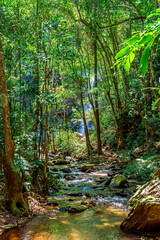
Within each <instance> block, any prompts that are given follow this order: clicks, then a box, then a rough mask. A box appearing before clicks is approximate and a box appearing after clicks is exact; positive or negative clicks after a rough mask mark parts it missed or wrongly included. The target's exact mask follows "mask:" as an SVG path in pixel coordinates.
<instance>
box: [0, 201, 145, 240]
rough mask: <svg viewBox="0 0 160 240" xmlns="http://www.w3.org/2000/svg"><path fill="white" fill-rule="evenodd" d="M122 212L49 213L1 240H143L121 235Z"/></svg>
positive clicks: (109, 209) (99, 209)
mask: <svg viewBox="0 0 160 240" xmlns="http://www.w3.org/2000/svg"><path fill="white" fill-rule="evenodd" d="M126 214H127V213H126V212H125V211H123V209H120V208H117V207H114V206H106V205H99V206H98V207H97V208H94V209H88V210H86V211H84V212H82V213H77V214H69V213H62V212H61V213H58V214H56V213H55V211H49V212H47V213H45V214H44V215H42V216H39V217H35V218H33V219H32V220H31V221H30V222H28V223H27V224H26V226H25V227H23V228H16V229H13V230H10V231H8V232H6V233H4V234H3V235H2V237H1V238H0V239H1V240H109V239H111V240H116V239H117V240H120V239H122V240H130V239H137V240H138V239H141V240H142V239H143V238H141V237H139V236H137V235H132V234H125V233H123V232H122V231H121V230H120V228H119V226H120V223H121V221H122V219H123V218H124V216H126Z"/></svg>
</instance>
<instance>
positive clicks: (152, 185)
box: [121, 178, 160, 232]
mask: <svg viewBox="0 0 160 240" xmlns="http://www.w3.org/2000/svg"><path fill="white" fill-rule="evenodd" d="M130 203H131V204H133V208H132V210H131V212H130V213H129V215H128V216H127V218H126V219H124V221H123V223H122V224H121V228H122V229H124V230H131V231H140V232H142V231H153V230H158V229H160V179H159V178H156V179H153V180H151V181H150V182H148V183H146V184H145V185H143V186H142V187H140V188H139V189H138V191H137V192H136V193H135V194H134V195H133V197H132V198H131V199H130Z"/></svg>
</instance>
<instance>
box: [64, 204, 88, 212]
mask: <svg viewBox="0 0 160 240" xmlns="http://www.w3.org/2000/svg"><path fill="white" fill-rule="evenodd" d="M87 208H88V207H87V206H86V205H82V204H81V205H78V204H77V205H72V206H70V207H69V209H68V212H69V213H79V212H83V211H85V210H86V209H87Z"/></svg>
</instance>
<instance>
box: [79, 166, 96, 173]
mask: <svg viewBox="0 0 160 240" xmlns="http://www.w3.org/2000/svg"><path fill="white" fill-rule="evenodd" d="M88 170H90V171H91V170H94V164H85V165H83V166H82V168H81V171H82V172H87V171H88Z"/></svg>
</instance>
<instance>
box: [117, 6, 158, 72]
mask: <svg viewBox="0 0 160 240" xmlns="http://www.w3.org/2000/svg"><path fill="white" fill-rule="evenodd" d="M152 18H154V22H153V21H152ZM155 19H156V20H155ZM147 20H150V22H149V23H148V24H147V25H146V26H145V28H144V30H143V31H142V32H138V33H135V34H134V35H133V36H132V37H131V38H130V39H127V40H126V41H124V44H125V45H127V46H126V47H125V48H123V49H121V50H120V51H119V52H118V53H117V55H116V59H118V60H117V63H116V64H118V66H119V67H121V66H122V65H125V69H126V71H127V72H129V71H130V65H131V63H132V62H133V60H134V58H135V54H136V52H137V51H140V50H141V49H144V51H143V54H142V57H141V61H140V67H141V68H142V74H143V75H145V74H146V72H147V67H148V62H149V56H150V49H151V47H152V46H153V44H154V43H155V44H156V45H157V47H158V46H159V39H158V38H159V35H160V24H159V21H160V9H157V10H156V13H153V14H151V15H149V16H148V17H147ZM158 48H159V47H158Z"/></svg>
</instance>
